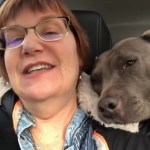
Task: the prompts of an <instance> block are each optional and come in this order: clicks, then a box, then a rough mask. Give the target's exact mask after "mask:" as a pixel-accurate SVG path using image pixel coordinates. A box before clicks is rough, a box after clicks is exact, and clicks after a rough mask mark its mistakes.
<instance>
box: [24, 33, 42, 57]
mask: <svg viewBox="0 0 150 150" xmlns="http://www.w3.org/2000/svg"><path fill="white" fill-rule="evenodd" d="M41 42H42V40H41V39H39V38H38V37H37V35H36V34H35V32H34V30H28V33H27V34H26V36H25V38H24V41H23V44H22V54H26V55H33V54H34V53H37V52H42V50H43V46H42V44H41Z"/></svg>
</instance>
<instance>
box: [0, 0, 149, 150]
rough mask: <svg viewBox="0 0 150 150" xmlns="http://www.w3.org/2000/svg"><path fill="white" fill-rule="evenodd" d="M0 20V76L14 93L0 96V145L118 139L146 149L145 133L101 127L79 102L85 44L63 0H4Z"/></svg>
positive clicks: (29, 149)
mask: <svg viewBox="0 0 150 150" xmlns="http://www.w3.org/2000/svg"><path fill="white" fill-rule="evenodd" d="M0 18H1V19H0V27H1V33H0V34H1V35H0V37H1V47H0V49H1V50H2V51H1V59H0V60H1V63H0V64H1V66H0V68H1V72H2V73H1V74H2V75H3V76H4V78H5V79H6V81H8V82H9V83H10V85H11V87H12V89H13V91H14V92H13V91H12V90H10V91H9V92H7V93H6V94H5V95H4V97H3V98H2V105H1V108H0V111H1V112H0V115H1V116H0V118H3V121H5V125H4V126H3V129H2V127H1V135H0V149H5V150H7V149H21V150H34V149H37V150H39V149H40V150H61V149H67V150H77V149H78V150H79V149H80V150H85V149H88V150H97V149H100V150H108V149H109V148H110V149H113V150H117V149H118V150H121V149H120V148H119V147H118V146H116V144H120V143H121V142H122V144H124V147H122V149H128V148H132V149H133V148H134V149H135V148H136V147H135V146H137V144H133V142H135V140H136V139H137V141H140V142H139V146H140V145H142V146H143V147H142V150H146V149H147V148H150V144H149V143H150V139H148V137H142V136H140V135H137V136H135V135H130V134H129V133H126V132H123V131H119V130H117V131H115V132H114V130H112V129H104V128H103V127H100V126H99V125H98V124H97V123H95V122H92V120H91V119H90V118H89V117H88V116H87V115H86V114H85V113H84V112H83V111H82V110H81V108H80V107H79V106H78V103H77V94H76V87H77V83H78V80H79V78H80V73H81V71H82V70H83V69H84V67H85V66H86V62H87V61H86V60H87V58H88V54H89V45H88V42H87V41H88V40H87V37H86V35H85V34H84V32H83V30H82V29H81V27H80V26H79V25H78V23H77V21H76V19H75V17H74V16H73V14H72V13H71V12H70V10H69V9H68V8H67V7H66V6H65V5H64V4H63V3H62V1H60V0H42V1H41V0H6V1H5V2H4V3H3V4H2V6H1V12H0ZM14 93H15V94H14ZM11 110H12V111H11ZM11 118H12V119H11ZM1 120H2V119H1ZM101 133H102V135H103V136H104V137H105V138H106V140H105V138H104V137H103V136H102V135H101ZM115 134H116V135H117V137H116V138H118V139H117V140H116V141H115V140H114V136H115ZM120 135H121V136H126V140H124V139H123V140H121V139H120ZM110 138H111V139H112V140H110ZM129 139H130V141H131V142H130V141H129ZM107 140H108V141H107ZM107 142H108V146H107ZM111 142H113V143H111ZM146 144H147V145H146ZM144 146H145V147H144ZM108 147H109V148H108ZM138 149H140V148H137V150H138ZM128 150H129V149H128Z"/></svg>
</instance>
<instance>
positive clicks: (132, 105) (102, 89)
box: [79, 30, 150, 132]
mask: <svg viewBox="0 0 150 150" xmlns="http://www.w3.org/2000/svg"><path fill="white" fill-rule="evenodd" d="M83 78H84V79H82V81H81V83H80V84H79V89H80V90H79V103H80V104H81V107H83V108H84V110H85V111H87V112H90V113H91V115H92V116H93V117H94V118H95V119H96V120H98V121H100V122H101V121H102V122H103V123H104V124H105V123H106V124H115V126H116V124H123V125H126V124H127V125H128V124H130V125H129V128H130V129H129V130H131V131H133V132H135V131H138V122H140V121H143V120H146V119H149V118H150V30H149V31H146V32H145V33H144V34H142V35H141V36H139V37H131V38H127V39H124V40H122V41H120V42H119V43H117V44H116V45H114V46H113V48H112V49H111V50H108V51H106V52H104V53H103V54H101V55H100V56H99V57H98V58H97V59H96V63H95V67H94V69H93V71H92V74H91V77H90V79H89V82H90V81H91V83H89V85H88V86H87V81H86V83H83V82H85V80H88V79H85V78H88V77H87V76H86V75H85V74H84V75H83ZM84 84H86V85H84ZM83 86H84V88H87V87H89V86H90V88H91V91H90V92H89V93H90V94H87V92H86V91H85V90H83ZM92 90H94V92H95V94H91V93H92V92H93V91H92ZM84 93H85V94H84ZM96 94H97V95H96ZM85 95H86V96H85ZM87 95H89V96H88V97H87ZM92 95H94V96H93V97H92ZM95 95H96V96H95ZM80 97H82V99H85V102H84V100H82V101H80V100H81V99H80ZM90 106H91V107H90ZM93 109H94V111H93ZM132 123H133V124H132ZM132 125H133V126H134V129H131V128H132V127H131V126H132ZM119 126H120V125H119ZM121 126H122V125H121ZM135 128H136V129H135ZM127 130H128V129H127Z"/></svg>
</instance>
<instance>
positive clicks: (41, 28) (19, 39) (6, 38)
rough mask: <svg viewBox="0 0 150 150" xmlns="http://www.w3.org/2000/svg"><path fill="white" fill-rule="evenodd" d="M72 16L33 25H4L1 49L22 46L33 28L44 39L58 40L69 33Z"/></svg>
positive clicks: (1, 34) (1, 32) (1, 31)
mask: <svg viewBox="0 0 150 150" xmlns="http://www.w3.org/2000/svg"><path fill="white" fill-rule="evenodd" d="M69 24H70V17H55V18H49V19H46V20H44V21H41V22H39V23H38V24H36V25H35V26H33V27H29V28H24V27H21V26H18V25H14V26H8V27H3V28H1V30H0V50H7V49H14V48H18V47H20V46H21V45H22V44H23V42H24V39H25V37H26V35H27V33H28V30H29V29H33V30H34V32H35V34H36V35H37V36H38V37H39V38H40V39H41V40H43V41H48V42H51V41H57V40H60V39H62V38H64V37H66V36H67V35H68V28H69Z"/></svg>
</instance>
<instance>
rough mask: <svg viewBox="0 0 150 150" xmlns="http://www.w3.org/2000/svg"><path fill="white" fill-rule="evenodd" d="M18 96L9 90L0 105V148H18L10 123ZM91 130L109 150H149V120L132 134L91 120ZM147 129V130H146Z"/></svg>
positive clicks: (15, 149)
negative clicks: (98, 134)
mask: <svg viewBox="0 0 150 150" xmlns="http://www.w3.org/2000/svg"><path fill="white" fill-rule="evenodd" d="M17 100H18V97H17V96H16V95H15V94H14V92H13V91H12V90H9V91H8V92H7V93H6V94H5V95H4V96H3V97H2V102H1V106H0V150H19V149H20V148H19V145H18V142H17V136H16V134H15V132H14V130H13V125H12V111H13V106H14V104H15V102H16V101H17ZM92 126H93V130H96V131H97V132H99V133H100V134H101V135H103V137H104V138H105V140H106V141H107V143H108V146H109V149H110V150H150V134H149V133H150V131H149V129H150V121H149V120H148V121H145V122H143V123H141V125H140V128H141V133H142V134H145V133H146V135H142V134H132V133H130V132H126V131H122V130H119V129H112V128H105V127H103V126H101V125H100V124H99V123H98V122H96V121H94V120H93V121H92ZM148 131H149V132H148Z"/></svg>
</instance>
